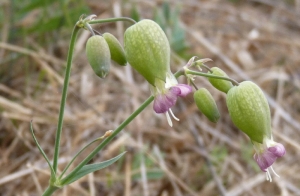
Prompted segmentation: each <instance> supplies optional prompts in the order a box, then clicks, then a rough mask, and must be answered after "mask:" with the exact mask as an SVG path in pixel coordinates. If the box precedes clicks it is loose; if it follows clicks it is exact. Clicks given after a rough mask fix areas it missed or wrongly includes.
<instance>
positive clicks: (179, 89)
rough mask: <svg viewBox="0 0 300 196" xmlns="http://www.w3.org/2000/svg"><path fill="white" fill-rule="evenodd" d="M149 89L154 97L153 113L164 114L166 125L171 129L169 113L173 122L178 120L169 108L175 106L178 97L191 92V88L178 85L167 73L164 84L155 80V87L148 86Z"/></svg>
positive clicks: (169, 73)
mask: <svg viewBox="0 0 300 196" xmlns="http://www.w3.org/2000/svg"><path fill="white" fill-rule="evenodd" d="M150 89H151V92H152V94H153V96H154V104H153V109H154V111H155V112H156V113H165V114H166V116H167V120H168V123H169V125H170V126H171V127H172V125H173V123H172V120H171V118H170V115H169V113H170V114H171V116H172V117H173V118H174V119H175V120H177V121H179V119H178V118H177V117H176V116H175V115H174V114H173V112H172V110H171V107H173V106H174V105H175V103H176V101H177V98H178V97H185V96H186V95H188V94H189V93H190V92H192V87H191V86H189V85H186V84H178V82H177V80H176V78H175V77H174V75H173V74H172V73H171V72H167V73H166V82H164V81H163V80H160V79H156V80H155V86H152V85H150Z"/></svg>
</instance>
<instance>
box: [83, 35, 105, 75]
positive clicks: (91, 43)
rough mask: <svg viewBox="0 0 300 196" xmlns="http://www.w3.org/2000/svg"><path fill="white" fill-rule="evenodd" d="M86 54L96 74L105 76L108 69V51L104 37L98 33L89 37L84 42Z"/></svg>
mask: <svg viewBox="0 0 300 196" xmlns="http://www.w3.org/2000/svg"><path fill="white" fill-rule="evenodd" d="M86 55H87V59H88V61H89V63H90V65H91V66H92V68H93V70H94V72H95V73H96V75H97V76H99V77H100V78H105V77H106V75H107V74H108V72H109V69H110V51H109V47H108V44H107V43H106V41H105V39H104V38H103V37H102V36H100V35H94V36H92V37H90V38H89V39H88V41H87V43H86Z"/></svg>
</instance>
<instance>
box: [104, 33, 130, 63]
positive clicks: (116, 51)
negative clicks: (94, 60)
mask: <svg viewBox="0 0 300 196" xmlns="http://www.w3.org/2000/svg"><path fill="white" fill-rule="evenodd" d="M103 37H104V39H105V40H106V42H107V44H108V46H109V50H110V54H111V59H112V60H114V61H115V62H116V63H118V64H119V65H122V66H124V65H126V63H127V60H126V57H125V52H124V49H123V47H122V45H121V44H120V42H119V41H118V39H117V38H116V37H115V36H113V35H112V34H110V33H104V34H103Z"/></svg>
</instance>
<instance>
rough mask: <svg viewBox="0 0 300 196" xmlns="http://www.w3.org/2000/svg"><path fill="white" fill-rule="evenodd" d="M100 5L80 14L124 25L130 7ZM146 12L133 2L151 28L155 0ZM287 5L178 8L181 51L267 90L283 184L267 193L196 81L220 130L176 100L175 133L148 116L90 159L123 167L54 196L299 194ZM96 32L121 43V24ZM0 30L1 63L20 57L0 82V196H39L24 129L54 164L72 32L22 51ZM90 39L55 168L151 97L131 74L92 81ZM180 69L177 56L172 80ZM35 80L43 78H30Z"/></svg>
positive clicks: (296, 4) (192, 3) (79, 51)
mask: <svg viewBox="0 0 300 196" xmlns="http://www.w3.org/2000/svg"><path fill="white" fill-rule="evenodd" d="M97 2H98V1H89V5H90V6H91V8H92V10H94V13H96V14H99V13H101V15H100V17H101V18H105V17H114V16H121V15H123V16H128V15H129V9H128V7H130V6H129V5H130V4H128V3H127V4H126V6H124V5H123V4H122V3H120V2H119V1H114V2H113V3H108V2H109V1H103V2H101V3H97ZM146 2H147V1H135V3H136V5H137V7H138V9H139V11H140V13H142V17H143V18H151V17H152V9H153V8H154V7H157V6H159V5H160V4H161V1H149V3H146ZM150 2H151V3H150ZM286 2H289V3H284V2H282V1H271V0H253V1H240V2H238V3H231V2H229V1H201V2H200V1H196V0H188V1H185V3H181V4H180V7H181V20H182V25H183V27H184V29H185V31H186V33H187V39H188V42H189V43H190V52H191V53H192V54H196V55H198V56H201V57H205V58H211V59H213V60H214V61H213V62H211V63H208V64H207V65H209V66H218V67H220V68H222V69H223V70H225V71H226V72H227V73H228V75H230V76H231V77H232V78H235V79H236V80H237V81H243V80H249V79H250V80H252V81H254V82H255V83H257V84H258V85H259V86H260V87H261V88H262V89H263V90H264V91H265V93H266V95H267V97H268V100H269V103H270V106H271V111H272V126H273V133H274V137H275V141H278V142H280V143H282V144H284V146H285V147H286V150H287V154H286V155H285V156H284V157H283V158H281V159H279V160H278V161H277V162H276V163H275V165H274V168H275V169H276V171H277V172H278V173H279V174H280V175H281V178H276V177H274V182H272V183H269V182H267V181H266V180H265V175H264V173H262V172H261V171H260V170H259V169H258V167H257V166H256V165H255V163H254V161H253V160H252V155H253V150H252V147H251V144H250V142H249V140H248V138H247V137H246V136H245V135H244V134H243V133H242V132H240V131H238V129H237V128H236V127H234V125H233V124H232V122H231V120H230V118H229V116H228V111H227V108H226V104H225V96H224V94H222V93H220V92H218V91H217V90H215V89H213V88H212V87H211V86H210V85H209V83H208V82H207V81H206V80H205V79H203V78H199V79H198V78H197V79H196V84H197V86H199V87H200V86H204V87H207V88H208V89H209V90H210V91H211V93H212V94H213V96H214V97H215V99H216V101H217V104H218V106H219V110H220V113H221V115H222V117H221V119H220V121H219V122H218V123H217V124H212V123H210V122H209V121H208V120H206V118H205V117H204V116H203V115H202V114H200V113H199V112H198V111H197V108H196V106H195V104H194V103H193V99H192V96H189V97H187V98H185V99H180V100H179V101H178V104H177V105H176V107H174V110H173V111H174V113H175V114H176V115H177V116H178V117H179V118H180V122H175V125H174V127H173V128H171V127H169V126H168V124H167V121H166V119H165V116H164V115H156V114H155V113H154V112H153V111H152V107H148V108H147V109H145V111H143V112H142V114H141V115H140V116H139V117H138V118H136V119H135V120H134V121H133V122H132V123H131V124H130V125H129V126H128V127H126V129H124V130H123V132H122V133H121V134H120V135H119V136H118V138H116V139H115V140H113V142H112V143H111V144H110V145H109V146H108V147H107V148H106V149H105V150H104V151H103V152H101V153H100V154H99V156H97V157H95V159H94V160H93V161H95V162H96V161H103V160H105V159H108V158H111V157H113V156H115V155H117V154H118V153H120V152H122V151H124V150H127V151H128V152H127V153H126V156H125V157H124V159H122V160H121V161H119V162H118V163H116V164H114V165H112V166H110V167H108V168H106V169H104V170H101V171H99V172H95V173H94V174H90V175H88V176H87V177H85V178H82V179H81V180H79V181H78V182H76V183H73V184H72V185H70V186H68V187H65V188H64V189H63V190H61V191H58V192H57V193H56V195H91V196H94V195H97V196H98V195H99V196H100V195H103V196H104V195H107V196H111V195H126V196H129V195H132V196H135V195H136V196H137V195H144V196H154V195H161V196H166V195H176V196H180V195H193V196H196V195H229V196H235V195H249V196H252V195H282V196H286V195H300V188H299V187H300V177H299V175H298V174H299V173H300V167H299V161H300V156H299V155H300V153H299V152H300V144H299V141H300V133H299V128H300V123H299V121H300V115H299V111H300V104H299V98H300V94H299V88H300V71H299V64H300V37H299V31H300V22H299V20H298V19H299V13H300V12H299V11H300V1H299V0H295V1H293V2H291V1H286ZM172 5H174V4H172ZM121 8H122V9H121ZM99 10H101V12H100V11H99ZM121 10H122V11H121ZM96 29H99V30H100V31H101V32H105V31H109V32H111V33H113V34H115V35H116V36H117V37H118V38H120V40H122V33H123V32H124V29H125V26H123V24H122V23H118V24H117V25H114V24H109V25H103V26H101V28H100V27H99V26H98V27H96ZM1 31H2V32H3V34H2V38H1V39H2V42H1V43H0V55H1V58H0V59H2V57H5V56H9V55H12V54H22V56H21V57H20V58H19V59H17V60H16V61H15V62H16V63H17V66H16V65H15V66H14V70H13V71H14V73H17V74H11V76H12V77H11V78H10V80H2V81H1V84H0V108H1V113H0V115H1V118H0V168H1V169H0V195H5V196H10V195H24V196H27V195H41V193H42V190H43V189H44V188H45V187H46V186H47V183H48V180H49V171H48V169H47V165H46V162H45V161H44V159H43V158H42V156H41V155H40V154H39V152H38V150H37V148H36V147H35V145H34V142H33V139H32V138H31V135H30V131H29V122H30V120H31V119H32V120H33V123H34V129H35V132H36V136H37V138H38V140H39V142H40V144H41V145H42V147H43V149H44V150H45V152H46V153H47V155H48V156H49V157H53V145H54V135H55V129H56V120H57V116H58V110H59V102H60V95H61V88H62V83H63V66H64V64H65V63H64V62H65V58H66V52H67V50H68V41H69V36H70V33H71V28H70V29H69V31H70V32H68V33H67V34H66V36H65V38H64V39H62V40H55V41H54V42H51V43H49V45H48V46H47V47H45V48H42V47H41V46H39V44H38V43H36V42H35V40H34V39H33V38H30V37H27V38H26V42H27V43H28V42H29V43H31V44H32V45H33V48H35V49H27V46H25V45H22V44H21V42H20V44H18V42H15V43H8V42H7V33H8V32H7V31H8V30H7V28H6V30H5V28H3V29H2V30H1ZM5 32H6V33H5ZM88 37H89V33H88V32H82V33H80V36H79V37H78V42H77V45H76V56H75V59H74V62H73V63H74V65H73V70H72V75H71V81H70V90H69V94H68V100H67V105H66V109H65V120H64V130H63V135H62V143H61V146H62V148H61V154H60V160H59V168H60V169H63V166H65V165H66V164H67V162H68V161H69V160H70V158H71V157H72V155H74V154H75V153H76V152H77V151H78V150H79V149H80V148H81V147H82V146H84V144H87V143H88V142H89V141H91V140H92V139H93V138H95V137H99V136H101V135H103V134H104V133H105V131H107V130H110V129H114V128H116V127H117V126H118V125H119V124H120V123H121V122H122V121H123V120H124V119H126V118H127V117H128V116H129V114H130V113H132V112H133V111H134V110H135V109H136V108H137V107H138V106H139V105H140V104H141V103H142V102H143V101H144V100H145V99H146V98H147V97H148V96H149V95H150V92H149V89H148V86H147V84H146V82H145V80H144V79H142V78H141V77H140V76H138V75H137V74H136V72H135V71H133V70H132V69H131V68H130V67H129V66H126V67H117V66H113V67H112V70H111V72H110V74H109V76H108V77H107V78H106V79H105V80H102V79H99V78H97V77H96V76H95V75H94V73H93V72H92V70H91V68H90V67H89V66H88V65H87V61H86V57H85V54H84V53H85V52H84V51H85V41H86V39H87V38H88ZM55 48H56V49H57V48H59V51H55ZM58 53H59V55H58ZM28 62H30V66H32V67H31V68H30V72H29V73H25V71H24V68H23V67H22V65H23V64H24V63H28ZM184 63H185V60H183V59H178V57H177V60H176V61H175V60H174V61H173V64H172V66H173V68H174V71H175V70H176V67H177V68H178V67H180V66H183V65H184ZM4 65H5V62H1V66H4ZM42 70H43V71H44V72H45V77H44V78H43V79H42V80H39V77H40V74H41V71H42ZM88 151H89V150H88ZM88 151H87V152H86V153H88ZM82 158H83V156H81V157H80V158H79V160H80V159H82ZM77 163H78V161H77ZM146 173H148V174H149V175H146ZM150 173H152V175H150ZM153 174H155V175H153ZM137 175H138V176H140V177H137Z"/></svg>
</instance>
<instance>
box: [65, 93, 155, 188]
mask: <svg viewBox="0 0 300 196" xmlns="http://www.w3.org/2000/svg"><path fill="white" fill-rule="evenodd" d="M153 100H154V97H153V96H151V97H149V98H148V99H147V100H146V101H145V102H144V103H143V104H142V105H141V106H140V107H139V108H138V109H137V110H136V111H134V112H133V113H132V114H131V115H130V116H129V117H128V118H127V119H126V120H125V121H123V122H122V124H120V126H119V127H118V128H117V129H116V130H115V131H114V132H113V133H112V134H111V135H110V136H109V137H108V138H107V139H105V140H104V141H103V142H102V143H101V144H100V145H99V146H97V147H96V148H95V149H94V150H93V151H92V152H91V153H90V154H89V155H88V156H87V157H86V158H85V159H84V160H83V161H82V162H81V163H80V164H79V165H78V166H77V167H75V168H74V170H73V171H71V172H70V173H69V174H68V175H67V176H66V177H65V178H63V179H62V180H61V181H60V183H61V185H62V186H63V185H66V184H68V182H69V181H70V180H71V179H72V178H73V177H74V176H75V175H76V173H77V172H78V171H79V170H80V169H81V168H82V167H83V166H85V165H86V164H87V163H88V162H89V161H90V160H92V158H93V157H94V156H95V155H96V154H97V153H98V152H99V151H100V150H101V149H103V148H104V147H105V146H106V145H107V144H108V143H109V142H110V141H111V140H112V139H113V138H114V137H116V135H118V134H119V133H120V132H121V131H122V130H123V129H124V127H126V126H127V125H128V124H129V123H130V122H131V121H132V120H133V119H134V118H135V117H136V116H137V115H139V114H140V113H141V112H142V111H143V110H144V109H145V108H146V107H147V106H148V105H149V104H150V103H151V102H152V101H153Z"/></svg>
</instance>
